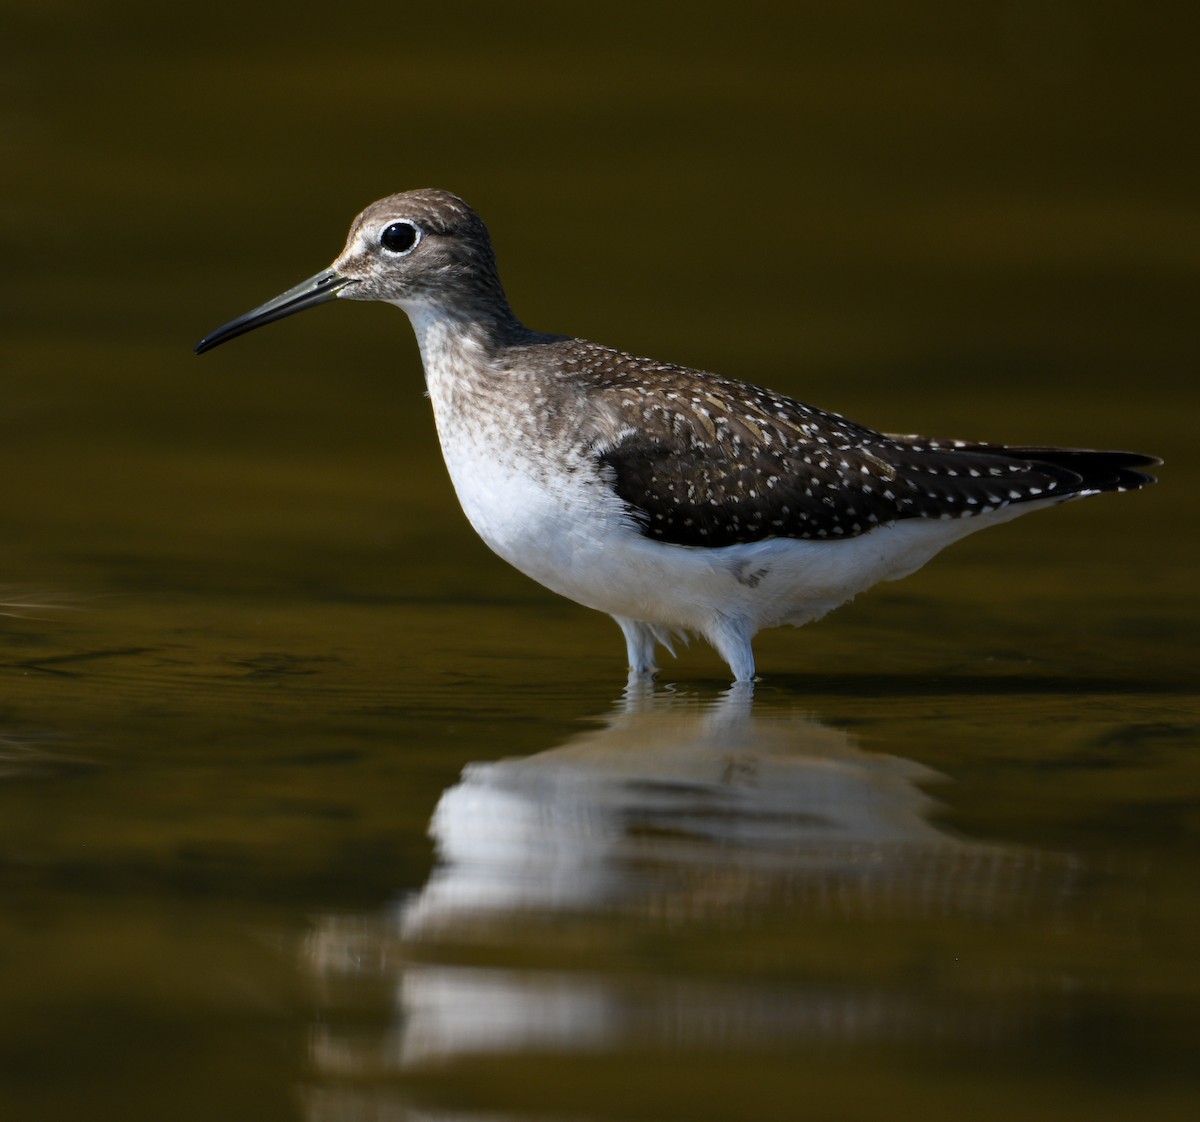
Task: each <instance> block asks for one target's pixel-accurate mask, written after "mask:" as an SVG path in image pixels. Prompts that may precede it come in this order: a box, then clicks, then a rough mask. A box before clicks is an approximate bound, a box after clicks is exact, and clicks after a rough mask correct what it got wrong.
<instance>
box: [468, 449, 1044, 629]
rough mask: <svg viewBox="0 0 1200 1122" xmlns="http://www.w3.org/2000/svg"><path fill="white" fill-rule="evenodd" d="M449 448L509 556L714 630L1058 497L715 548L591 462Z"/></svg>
mask: <svg viewBox="0 0 1200 1122" xmlns="http://www.w3.org/2000/svg"><path fill="white" fill-rule="evenodd" d="M444 452H445V456H446V463H447V466H448V468H449V470H450V475H451V478H452V480H453V482H454V486H455V490H456V491H457V493H458V497H459V501H460V502H461V503H462V507H463V510H464V512H465V513H466V515H467V518H468V519H469V520H470V522H471V525H472V526H473V527H474V528H475V530H476V531H477V532H478V533H479V535H480V537H481V538H483V540H484V541H485V542H486V543H487V545H488V546H489V547H490V548H491V549H492V550H494V551H495V552H496V553H497V554H499V555H500V556H501V557H502V558H504V560H506V561H507V562H509V564H511V565H513V566H514V567H515V568H517V569H519V570H520V571H521V572H523V573H525V574H526V575H527V576H529V577H532V578H533V579H534V580H536V581H538V582H539V583H540V584H543V585H545V586H546V587H547V588H549V589H551V590H553V591H554V592H557V593H559V594H560V595H562V596H566V597H568V598H569V599H571V600H574V601H576V602H577V603H580V604H584V605H586V606H587V607H590V608H595V609H597V610H598V611H602V612H607V613H609V614H610V615H614V616H618V617H625V618H628V619H634V620H642V621H645V622H647V623H654V624H660V625H663V626H665V627H669V628H683V629H688V630H695V631H699V632H701V633H705V634H707V633H709V632H711V631H712V630H713V628H714V625H716V624H718V623H720V622H722V621H733V622H736V623H737V624H738V625H739V626H740V627H742V628H744V629H746V630H748V631H749V633H750V634H753V633H754V632H755V631H758V630H760V629H762V628H764V627H773V626H777V625H779V624H785V623H786V624H796V625H799V624H803V623H807V622H809V621H811V620H814V619H818V618H820V617H821V616H823V615H825V614H826V613H827V612H829V611H831V610H832V609H834V608H836V607H837V606H838V605H839V604H843V603H845V602H846V601H847V600H849V599H851V598H852V597H854V596H855V595H857V594H858V593H859V592H863V591H865V590H866V589H867V588H870V587H871V586H872V585H874V584H877V583H878V582H880V581H883V580H895V579H898V578H900V577H903V576H906V575H908V574H909V573H911V572H913V571H915V570H916V569H918V568H920V567H921V566H922V565H924V564H925V562H926V561H928V560H929V559H930V558H931V557H933V556H934V555H935V554H936V553H938V552H939V551H940V550H941V549H943V548H945V547H946V546H947V545H950V544H951V543H952V542H954V541H957V540H959V539H960V538H963V537H966V536H967V535H968V534H970V533H973V532H974V531H976V530H981V529H983V528H984V527H986V526H990V525H994V524H996V523H997V522H1003V521H1008V520H1009V519H1011V518H1015V517H1017V516H1018V515H1019V514H1022V513H1024V512H1025V511H1026V510H1029V509H1032V508H1033V507H1035V506H1041V505H1048V504H1042V503H1038V504H1033V503H1029V504H1023V505H1022V506H1019V507H1007V508H1002V509H1000V510H997V511H995V512H993V513H990V514H986V515H977V516H975V517H971V518H958V519H953V520H945V521H942V520H928V519H906V520H904V521H901V522H897V523H894V524H892V525H885V526H880V527H878V528H877V529H875V530H873V531H871V532H870V533H867V534H862V535H860V536H859V537H855V538H847V539H841V540H836V541H817V540H807V539H794V538H776V539H769V540H766V541H761V542H753V543H749V544H744V545H731V546H724V547H721V548H718V549H707V548H704V547H698V546H680V545H668V544H664V543H663V542H659V541H655V540H654V539H651V538H647V537H645V536H643V535H642V534H641V533H639V532H638V530H637V528H636V526H635V525H634V524H633V522H632V520H631V519H630V518H629V516H628V515H627V514H626V512H625V510H624V507H623V504H622V503H621V501H620V499H619V498H618V497H617V496H616V495H615V494H614V493H613V492H612V491H611V490H610V489H609V488H608V487H607V486H606V485H605V484H604V483H603V482H602V481H600V480H599V479H597V478H596V477H595V476H594V475H593V474H592V473H591V472H590V471H587V470H586V469H585V468H584V467H582V466H581V467H580V469H579V470H577V471H576V472H574V473H572V474H570V475H562V474H554V473H551V472H548V471H543V470H542V469H541V467H540V465H538V464H537V463H536V462H532V463H531V462H529V461H527V460H525V459H524V458H521V459H517V460H514V461H511V462H508V463H500V462H497V461H496V460H495V458H494V454H493V455H490V456H489V458H488V459H487V460H486V462H484V461H482V459H481V458H480V456H479V455H477V450H476V449H475V448H474V446H473V445H472V444H470V443H463V442H456V443H455V444H454V445H453V446H452V447H448V448H444Z"/></svg>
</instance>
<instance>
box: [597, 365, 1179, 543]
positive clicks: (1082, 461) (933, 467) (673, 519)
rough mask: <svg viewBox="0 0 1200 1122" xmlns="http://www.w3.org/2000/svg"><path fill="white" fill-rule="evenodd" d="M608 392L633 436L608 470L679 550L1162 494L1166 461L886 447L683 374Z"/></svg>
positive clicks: (645, 528)
mask: <svg viewBox="0 0 1200 1122" xmlns="http://www.w3.org/2000/svg"><path fill="white" fill-rule="evenodd" d="M625 357H626V356H622V358H625ZM629 361H630V362H637V361H638V360H629ZM606 389H607V391H608V392H609V393H611V394H612V400H613V401H614V402H615V404H616V408H617V411H618V417H619V418H620V419H621V420H622V421H623V422H624V424H621V425H620V427H619V429H618V435H617V437H616V439H614V440H611V441H609V442H607V443H603V444H601V445H600V446H598V447H597V455H598V459H599V461H600V463H601V465H602V470H603V471H604V472H605V473H606V474H607V476H608V478H609V479H610V482H611V484H612V486H613V488H614V489H615V491H616V493H617V494H618V495H619V496H620V497H621V499H622V500H623V501H624V502H625V504H626V506H627V507H628V509H629V511H630V514H631V515H632V516H633V518H634V519H635V520H636V522H637V523H638V525H639V526H640V527H641V529H642V532H643V533H644V534H645V535H646V536H647V537H651V538H655V539H657V540H660V541H664V542H670V543H673V544H677V545H706V546H724V545H733V544H736V543H739V542H753V541H760V540H762V539H765V538H772V537H790V538H817V539H820V538H845V537H854V536H856V535H858V534H862V533H866V532H867V531H869V530H871V529H873V528H874V527H875V526H877V525H880V524H883V523H888V522H895V521H897V520H899V519H903V518H960V517H968V516H971V515H974V514H980V513H986V512H989V511H992V510H996V509H998V508H1000V507H1004V506H1008V505H1010V504H1012V503H1020V502H1029V501H1033V500H1038V499H1047V498H1056V497H1058V498H1064V499H1065V498H1070V497H1071V496H1073V495H1080V494H1086V493H1093V492H1097V491H1109V490H1132V489H1136V488H1138V487H1142V486H1144V485H1145V484H1147V483H1149V482H1153V477H1152V476H1149V475H1147V474H1145V473H1144V472H1141V471H1138V470H1137V469H1138V468H1140V467H1144V466H1148V465H1150V464H1152V463H1155V462H1157V461H1155V460H1154V459H1153V458H1151V457H1147V456H1141V455H1137V454H1134V453H1127V452H1091V451H1084V450H1074V449H1060V448H1018V447H1012V448H1010V447H1005V446H1001V445H988V444H968V443H965V442H961V441H936V440H926V439H923V438H921V437H896V436H888V435H885V434H883V433H879V432H875V431H873V430H871V429H867V428H864V427H862V426H860V425H856V424H854V423H853V422H850V421H847V420H846V419H845V418H843V417H840V416H837V415H836V414H832V413H826V412H824V411H822V410H819V409H815V408H813V407H811V406H807V405H804V404H803V403H801V402H798V401H794V400H792V399H791V398H787V397H783V396H782V395H779V394H775V393H772V392H771V391H769V390H763V389H759V388H757V387H754V386H748V385H745V384H743V383H739V382H732V381H729V380H727V379H722V378H718V377H716V376H714V375H709V374H699V373H698V372H696V371H691V370H687V369H684V368H678V367H665V366H659V365H651V364H647V365H646V367H645V368H641V369H638V370H637V371H636V377H635V378H630V379H628V380H622V379H616V380H612V381H610V382H609V385H608V386H607V387H606Z"/></svg>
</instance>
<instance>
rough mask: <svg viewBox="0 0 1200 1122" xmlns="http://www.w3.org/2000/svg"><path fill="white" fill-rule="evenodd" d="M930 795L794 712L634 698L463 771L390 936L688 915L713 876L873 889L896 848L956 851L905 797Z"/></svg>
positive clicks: (663, 696)
mask: <svg viewBox="0 0 1200 1122" xmlns="http://www.w3.org/2000/svg"><path fill="white" fill-rule="evenodd" d="M935 778H936V776H935V775H934V773H932V772H931V771H929V770H928V769H926V768H924V767H922V766H921V765H919V764H915V763H912V762H910V761H908V760H902V759H898V758H895V757H891V756H882V755H874V754H871V753H868V752H863V751H860V750H859V749H858V748H856V747H855V746H854V743H853V741H852V739H851V737H850V736H849V735H847V734H846V733H844V732H841V731H839V730H837V729H833V728H830V727H828V726H826V725H822V724H821V723H819V722H817V721H814V720H812V719H811V718H808V717H806V716H803V715H800V714H798V713H795V712H790V713H789V712H769V713H764V712H762V711H761V707H760V709H759V711H757V712H756V710H755V707H754V704H753V695H752V690H751V689H750V688H748V687H745V686H736V687H734V688H733V689H731V690H730V691H728V692H727V693H726V694H724V695H723V696H722V697H720V698H719V699H717V700H716V701H715V702H713V701H711V700H710V701H708V702H705V701H702V700H699V699H697V698H694V697H680V696H676V695H674V694H671V693H666V692H659V693H654V692H651V691H649V690H646V691H637V692H631V693H630V694H629V695H627V697H626V699H625V701H624V703H623V704H622V706H621V707H620V708H618V710H617V711H616V712H615V713H614V714H613V715H612V716H611V717H610V718H609V720H608V722H607V723H606V725H605V727H603V728H601V729H598V730H596V731H594V732H589V733H585V734H582V735H580V736H578V737H575V738H573V739H572V740H570V741H569V742H568V743H566V744H564V745H563V746H562V747H560V748H555V749H553V750H551V751H548V752H542V753H539V754H538V755H536V756H528V757H525V758H523V759H512V760H501V761H500V762H498V763H486V764H472V765H470V766H468V767H467V768H466V770H465V771H464V772H463V776H462V780H461V782H460V783H459V784H458V785H457V786H455V787H452V788H450V789H449V790H448V791H446V793H445V794H444V795H443V796H442V798H441V801H440V802H439V803H438V806H437V809H436V811H435V812H434V815H433V822H432V824H431V827H430V830H431V833H432V836H433V838H434V840H435V841H436V843H437V852H438V857H439V865H438V868H437V869H436V870H435V872H434V874H433V876H432V877H431V878H430V880H429V883H428V884H427V886H426V887H425V889H424V891H422V892H421V893H420V895H419V896H418V897H417V898H416V899H415V900H414V901H413V902H412V903H411V904H410V905H409V906H408V907H407V908H406V909H405V910H404V914H403V920H402V930H403V932H404V934H405V935H407V936H409V937H411V938H420V937H422V936H424V935H428V934H430V933H434V932H447V931H448V930H449V929H453V928H455V927H457V928H458V929H459V934H461V933H462V930H463V929H464V927H466V926H471V925H479V924H481V923H488V922H493V921H495V920H497V919H502V918H503V917H505V916H506V915H511V914H512V913H516V912H520V911H523V910H529V909H538V910H546V909H550V910H557V911H578V910H581V909H620V910H622V911H635V912H638V911H646V910H647V909H652V910H654V911H655V912H658V913H661V912H662V911H663V909H666V908H670V907H672V906H676V907H678V908H679V909H680V910H682V911H684V912H688V911H691V910H692V908H693V907H695V906H699V905H700V901H699V900H697V899H696V898H695V897H694V896H693V897H692V898H691V899H690V900H689V898H688V894H689V887H688V886H689V885H691V886H692V888H693V889H697V890H698V888H699V886H698V885H697V884H696V877H697V875H700V876H701V877H702V879H703V882H704V884H705V885H706V886H707V887H706V888H705V889H704V892H705V901H704V906H706V907H710V908H711V907H713V906H716V905H717V903H718V901H716V900H714V899H713V898H712V896H711V892H712V886H713V883H714V876H715V875H716V874H718V873H725V874H733V875H734V876H735V877H751V876H752V874H756V873H757V874H759V875H762V874H764V873H769V872H770V871H774V872H775V873H777V874H779V875H784V876H794V875H795V874H797V873H798V872H799V873H803V872H807V873H812V872H815V871H817V870H824V871H832V870H836V869H839V868H840V869H843V870H845V871H846V872H851V871H853V872H854V873H855V874H856V875H857V874H858V873H861V872H862V870H863V869H864V867H865V865H864V862H865V863H866V866H870V867H871V868H873V869H875V871H877V872H878V871H879V870H878V863H879V862H880V860H881V859H886V860H890V861H895V860H898V859H900V852H899V851H900V849H902V848H904V847H912V846H918V847H920V848H921V849H922V850H924V849H927V848H928V847H930V846H938V847H944V846H948V845H954V844H956V843H954V842H953V841H952V840H951V839H949V838H947V837H946V836H945V835H944V834H942V833H939V832H938V831H937V830H935V829H934V828H933V827H932V826H930V825H929V823H928V822H927V820H926V818H925V813H926V811H927V810H928V808H929V806H930V800H929V799H928V797H927V796H926V795H925V794H924V793H923V792H922V791H921V790H920V789H919V788H918V786H917V784H918V783H921V782H928V781H931V780H934V779H935ZM729 887H730V889H731V890H732V888H733V885H732V884H731V885H730V886H729ZM735 895H737V894H736V893H735ZM738 903H739V905H740V904H743V903H744V904H751V903H752V901H750V900H744V899H743V900H738Z"/></svg>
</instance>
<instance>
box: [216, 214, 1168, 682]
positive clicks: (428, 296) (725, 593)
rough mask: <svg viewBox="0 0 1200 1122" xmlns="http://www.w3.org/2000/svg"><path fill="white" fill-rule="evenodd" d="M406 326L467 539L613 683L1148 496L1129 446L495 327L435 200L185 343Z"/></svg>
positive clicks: (390, 219) (500, 311) (499, 294)
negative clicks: (878, 425) (603, 641)
mask: <svg viewBox="0 0 1200 1122" xmlns="http://www.w3.org/2000/svg"><path fill="white" fill-rule="evenodd" d="M335 298H338V299H347V300H384V301H386V302H388V303H390V304H395V305H396V306H397V307H400V308H403V309H404V311H405V312H407V313H408V317H409V319H410V320H411V321H412V325H413V328H414V330H415V331H416V335H417V343H418V344H419V346H420V349H421V358H422V361H423V363H424V366H425V381H426V384H427V386H428V389H429V397H430V399H431V401H432V403H433V414H434V419H435V421H436V423H437V430H438V436H439V438H440V440H441V445H442V453H443V455H444V456H445V459H446V466H447V468H448V469H449V471H450V478H451V480H452V481H453V483H454V488H455V490H456V491H457V492H458V498H459V501H460V502H461V503H462V507H463V510H464V511H465V512H466V515H467V518H468V519H470V522H471V525H472V526H474V527H475V529H476V531H477V532H478V533H479V535H480V537H482V538H483V540H484V541H485V542H486V543H487V544H488V545H489V546H490V547H491V548H492V549H493V550H494V551H495V552H496V553H498V554H499V555H500V556H501V557H503V558H504V559H505V560H506V561H508V562H509V563H510V564H512V565H514V566H516V567H517V568H518V569H520V570H521V572H523V573H526V574H527V575H528V576H530V577H532V578H533V579H534V580H536V581H540V582H541V583H542V584H544V585H545V586H546V587H547V588H550V589H553V590H554V591H555V592H558V593H561V594H562V595H563V596H566V597H569V598H570V599H572V600H575V601H577V602H578V603H580V604H584V605H586V606H587V607H590V608H595V609H597V610H599V611H602V612H607V613H608V614H609V615H611V616H612V617H613V618H614V619H615V620H616V621H617V623H618V624H619V625H620V627H621V630H622V631H623V632H624V634H625V642H626V644H627V646H628V651H629V665H630V670H631V671H632V672H633V673H635V674H649V673H651V672H653V670H654V669H655V664H654V657H655V650H656V645H657V644H659V643H661V644H662V645H663V646H664V647H666V648H667V649H668V650H671V651H672V653H674V652H673V648H672V642H673V640H674V639H675V638H676V637H678V636H681V635H687V634H689V633H692V632H695V633H698V634H700V635H702V636H704V638H705V639H707V640H708V642H709V643H711V644H712V646H713V647H715V648H716V650H717V652H718V653H719V654H720V655H721V657H722V658H723V659H724V660H725V661H726V662H727V663H728V664H729V667H730V669H731V670H732V671H733V674H734V676H735V678H737V679H738V680H739V681H742V680H749V679H752V678H753V677H754V653H753V650H752V649H751V640H752V639H753V638H754V635H755V634H756V633H757V632H758V631H760V630H761V629H762V628H764V627H775V626H779V625H781V624H794V625H800V624H804V623H808V622H809V621H810V620H814V619H817V618H819V617H820V616H823V615H825V613H826V612H828V611H830V610H831V609H833V608H836V607H837V606H838V605H839V604H842V603H845V602H846V601H847V600H850V599H851V598H852V597H854V596H855V595H856V594H857V593H859V592H862V591H864V590H865V589H867V588H869V587H871V585H873V584H875V583H877V582H878V581H882V580H895V579H897V578H899V577H903V576H907V575H908V574H909V573H911V572H913V571H914V570H916V569H918V568H920V566H922V565H924V564H925V562H926V561H928V560H929V559H930V558H931V557H933V555H934V554H935V553H937V552H938V551H939V550H941V549H943V548H944V547H945V546H947V545H949V544H950V543H951V542H954V541H957V540H958V539H959V538H963V537H965V536H966V535H967V534H970V533H972V532H974V531H975V530H981V529H983V527H985V526H991V525H993V524H995V523H998V522H1006V521H1008V520H1009V519H1011V518H1015V517H1017V516H1018V515H1020V514H1024V513H1025V512H1026V511H1029V510H1036V509H1039V508H1041V507H1045V506H1049V505H1052V504H1054V503H1059V502H1063V501H1065V500H1067V499H1075V498H1081V497H1083V496H1085V495H1095V494H1098V493H1100V492H1102V491H1128V490H1136V489H1138V488H1140V487H1144V486H1145V485H1146V484H1148V483H1152V482H1154V477H1153V476H1151V475H1148V474H1146V473H1145V472H1143V471H1141V470H1140V469H1141V468H1144V467H1148V466H1150V465H1152V464H1155V463H1157V462H1158V461H1157V460H1156V459H1155V458H1154V457H1151V456H1142V455H1137V454H1136V453H1132V452H1095V451H1083V450H1078V449H1070V448H1037V447H1017V446H1009V445H1000V444H982V443H977V442H971V441H963V440H930V439H926V438H925V437H920V436H895V435H888V434H884V433H880V432H875V431H873V430H872V429H869V428H865V427H863V426H862V425H858V424H855V423H854V422H852V421H848V420H846V419H845V418H844V417H841V416H838V415H837V414H835V413H827V412H824V411H823V410H820V409H816V408H814V407H813V406H810V405H804V404H802V403H801V402H799V401H795V400H793V399H792V398H789V397H785V396H783V395H782V394H777V393H773V392H772V391H771V390H766V389H761V388H759V387H757V386H751V385H747V384H746V383H744V382H738V381H734V380H732V379H728V378H722V377H719V376H718V375H716V374H710V373H707V372H705V371H701V370H692V369H689V368H688V367H684V366H677V365H674V364H672V363H666V362H655V361H653V360H652V359H647V358H637V357H635V356H633V355H630V354H625V353H623V352H622V351H615V350H612V349H610V348H608V347H602V346H599V345H597V344H595V343H588V342H585V341H584V340H582V339H573V338H569V337H567V336H564V335H545V334H542V333H541V332H538V331H533V330H531V329H530V328H528V327H525V326H524V325H523V324H522V323H521V322H520V321H519V320H518V319H517V317H516V316H515V315H514V314H513V311H512V309H511V308H510V307H509V304H508V300H507V298H506V297H505V294H504V289H503V287H502V286H501V284H500V277H499V274H498V272H497V268H496V258H495V254H494V252H493V250H492V243H491V239H490V237H489V236H488V231H487V228H486V227H485V226H484V224H483V221H482V220H481V219H480V218H479V216H478V215H477V214H476V213H475V211H473V210H472V209H471V208H470V207H469V206H467V204H466V203H464V202H463V201H462V200H461V199H460V198H458V197H457V196H455V195H452V194H450V193H449V192H447V191H439V190H421V191H408V192H405V193H403V194H399V195H392V196H390V197H388V198H386V199H381V200H380V201H379V202H377V203H373V204H372V205H371V206H369V207H367V209H366V210H364V211H363V212H362V214H360V215H359V216H358V217H357V218H356V219H355V220H354V224H353V225H352V226H351V228H350V236H349V238H348V239H347V242H346V248H345V249H344V250H343V251H342V254H341V256H340V257H338V259H337V260H336V261H334V263H333V265H332V266H331V267H330V268H328V269H326V270H324V271H322V272H320V273H318V274H317V275H316V276H314V277H311V278H310V279H308V280H306V281H304V282H303V283H302V284H299V285H297V286H296V287H295V288H292V289H289V290H288V291H287V292H285V293H284V294H283V295H282V296H279V297H277V298H276V299H274V300H270V301H268V302H267V303H266V304H263V305H262V306H261V307H258V308H255V309H254V310H253V311H251V312H248V313H247V314H246V315H244V316H241V317H240V318H238V319H235V320H233V321H232V322H231V323H228V324H226V325H225V326H224V327H221V328H218V329H217V330H216V331H214V332H213V333H212V334H211V335H209V336H208V337H207V338H205V339H204V340H202V341H201V342H200V343H199V344H198V345H197V347H196V353H197V354H199V353H201V352H203V351H207V350H209V349H211V348H212V347H215V346H217V345H218V344H219V343H223V342H225V341H226V340H227V339H232V338H234V337H235V336H237V335H241V334H243V333H245V332H247V331H251V330H253V329H254V328H256V327H261V326H262V325H263V324H265V323H270V322H272V321H273V320H277V319H282V318H283V317H284V316H288V315H291V314H292V313H293V312H299V311H301V310H303V309H305V308H311V307H315V306H316V305H317V304H323V303H326V302H327V301H329V300H333V299H335Z"/></svg>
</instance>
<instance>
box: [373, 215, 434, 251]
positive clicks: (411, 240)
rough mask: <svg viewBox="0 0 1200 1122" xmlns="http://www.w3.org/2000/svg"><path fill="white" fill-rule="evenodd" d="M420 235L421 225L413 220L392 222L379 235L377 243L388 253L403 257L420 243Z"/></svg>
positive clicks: (421, 234)
mask: <svg viewBox="0 0 1200 1122" xmlns="http://www.w3.org/2000/svg"><path fill="white" fill-rule="evenodd" d="M422 236H423V233H422V230H421V227H420V226H418V225H417V224H416V223H415V222H406V221H400V222H392V223H391V224H390V225H388V226H386V227H384V229H383V232H382V233H381V234H380V235H379V244H380V245H381V246H383V248H384V249H385V250H387V252H388V253H392V254H395V255H396V256H397V257H404V256H405V255H406V254H409V253H412V251H413V250H414V249H416V248H417V246H418V245H420V243H421V238H422Z"/></svg>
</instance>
